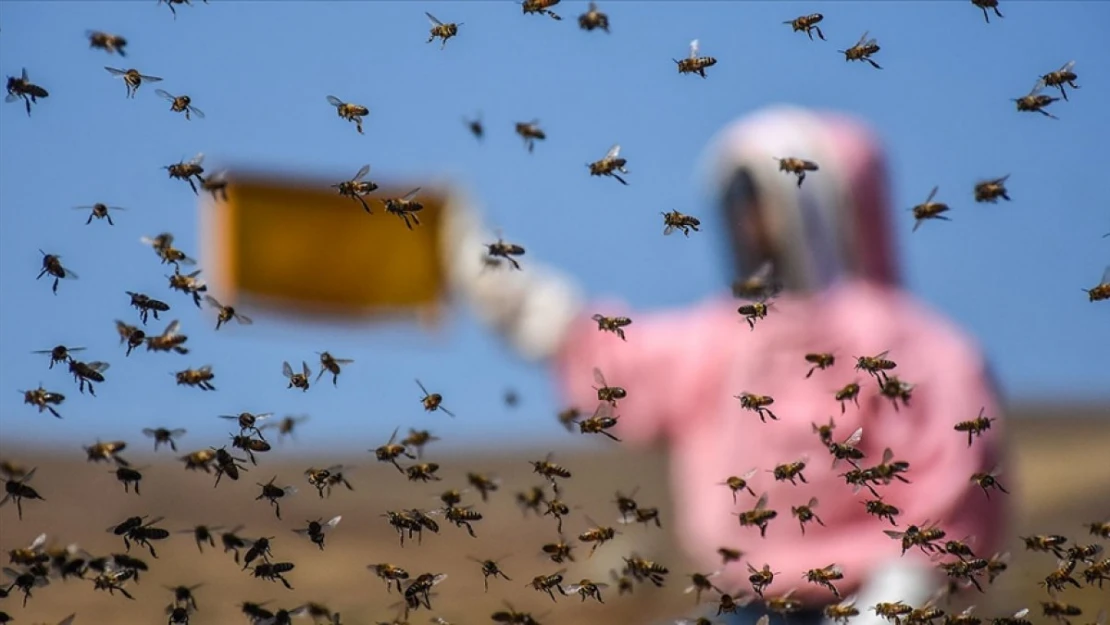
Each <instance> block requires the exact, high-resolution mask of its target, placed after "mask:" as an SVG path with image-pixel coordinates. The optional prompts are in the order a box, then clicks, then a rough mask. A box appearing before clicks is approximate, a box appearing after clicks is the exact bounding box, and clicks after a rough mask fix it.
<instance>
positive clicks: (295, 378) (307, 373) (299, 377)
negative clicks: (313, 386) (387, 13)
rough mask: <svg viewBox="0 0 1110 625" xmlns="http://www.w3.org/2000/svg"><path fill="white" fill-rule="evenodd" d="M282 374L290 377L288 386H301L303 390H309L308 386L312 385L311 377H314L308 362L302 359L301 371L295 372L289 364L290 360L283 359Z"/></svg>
mask: <svg viewBox="0 0 1110 625" xmlns="http://www.w3.org/2000/svg"><path fill="white" fill-rule="evenodd" d="M281 374H282V375H284V376H285V377H287V378H289V386H287V387H286V388H299V389H301V391H302V392H304V391H307V390H308V387H309V386H310V384H309V378H311V377H312V371H311V370H310V369H309V368H308V363H307V362H304V361H303V360H302V361H301V372H300V373H293V367H292V366H291V365H290V364H289V362H288V361H283V362H282V363H281Z"/></svg>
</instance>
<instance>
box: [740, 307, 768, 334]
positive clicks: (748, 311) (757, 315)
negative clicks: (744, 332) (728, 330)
mask: <svg viewBox="0 0 1110 625" xmlns="http://www.w3.org/2000/svg"><path fill="white" fill-rule="evenodd" d="M770 310H771V304H770V303H768V302H767V301H766V300H760V301H758V302H752V303H750V304H744V305H743V306H741V307H739V308H737V309H736V312H738V313H740V315H741V316H742V317H744V321H746V322H747V323H748V327H749V328H751V329H752V330H755V322H756V321H759V320H760V319H764V318H766V317H767V313H768V312H770Z"/></svg>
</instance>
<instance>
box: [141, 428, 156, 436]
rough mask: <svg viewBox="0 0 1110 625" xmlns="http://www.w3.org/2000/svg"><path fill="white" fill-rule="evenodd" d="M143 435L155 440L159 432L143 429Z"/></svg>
mask: <svg viewBox="0 0 1110 625" xmlns="http://www.w3.org/2000/svg"><path fill="white" fill-rule="evenodd" d="M143 434H145V435H146V436H149V437H151V438H154V437H155V436H157V435H158V432H156V431H155V430H152V429H150V428H143Z"/></svg>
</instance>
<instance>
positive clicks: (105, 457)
mask: <svg viewBox="0 0 1110 625" xmlns="http://www.w3.org/2000/svg"><path fill="white" fill-rule="evenodd" d="M83 449H84V450H85V456H86V459H85V461H86V462H100V461H104V462H108V461H113V462H115V463H116V464H117V465H119V466H122V467H126V466H130V463H128V462H127V461H126V460H124V459H123V458H122V457H120V456H119V452H121V451H123V450H124V449H127V443H125V442H123V441H112V442H109V443H103V442H101V441H99V440H98V441H97V442H96V443H94V444H92V445H87V446H83Z"/></svg>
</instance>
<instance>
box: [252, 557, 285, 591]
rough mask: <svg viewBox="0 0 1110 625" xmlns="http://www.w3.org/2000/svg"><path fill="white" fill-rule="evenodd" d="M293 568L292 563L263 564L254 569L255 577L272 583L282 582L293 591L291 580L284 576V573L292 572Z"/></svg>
mask: <svg viewBox="0 0 1110 625" xmlns="http://www.w3.org/2000/svg"><path fill="white" fill-rule="evenodd" d="M293 567H294V564H293V563H292V562H263V563H262V564H259V565H258V566H256V567H254V576H255V577H256V578H258V579H264V580H267V581H271V582H281V583H282V585H284V586H285V587H286V588H288V589H289V590H293V586H292V585H291V584H290V583H289V580H287V579H285V577H284V576H283V574H284V573H288V572H289V571H292V570H293Z"/></svg>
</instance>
